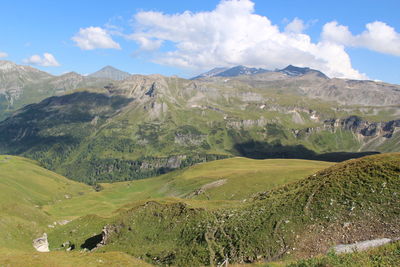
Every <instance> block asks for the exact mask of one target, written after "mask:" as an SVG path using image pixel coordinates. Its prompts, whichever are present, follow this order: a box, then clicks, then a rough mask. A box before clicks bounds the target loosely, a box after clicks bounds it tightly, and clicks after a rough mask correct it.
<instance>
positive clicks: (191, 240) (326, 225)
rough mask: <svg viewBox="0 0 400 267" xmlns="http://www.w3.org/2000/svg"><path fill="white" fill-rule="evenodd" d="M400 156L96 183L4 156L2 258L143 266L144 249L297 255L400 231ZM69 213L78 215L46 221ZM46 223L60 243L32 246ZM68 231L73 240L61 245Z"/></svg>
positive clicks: (177, 261) (243, 165)
mask: <svg viewBox="0 0 400 267" xmlns="http://www.w3.org/2000/svg"><path fill="white" fill-rule="evenodd" d="M399 162H400V154H398V153H397V154H396V153H395V154H383V155H375V156H369V157H365V158H361V159H356V160H350V161H347V162H343V163H339V164H335V165H333V166H332V164H331V163H326V162H315V161H306V160H282V159H274V160H251V159H245V158H230V159H225V160H220V161H214V162H208V163H202V164H198V165H195V166H193V167H190V168H187V169H182V170H178V171H174V172H171V173H168V174H165V175H162V176H159V177H155V178H150V179H146V180H140V181H132V182H121V183H114V184H102V185H101V186H102V187H103V190H101V191H100V192H95V191H94V190H93V189H92V188H91V187H89V186H87V185H83V184H80V183H76V182H73V181H70V180H67V179H65V178H64V177H62V176H59V175H57V174H54V173H52V172H50V171H47V170H45V169H43V168H41V167H39V166H37V165H36V164H35V162H33V161H31V160H27V159H23V158H19V157H10V156H1V158H0V173H1V179H0V187H1V188H0V189H1V190H2V192H5V193H4V194H2V195H1V198H2V199H1V205H2V207H1V213H0V220H1V227H2V231H1V233H0V234H1V239H0V240H1V241H0V242H1V243H0V248H1V249H0V254H1V255H0V256H1V261H0V264H3V263H4V264H11V263H12V264H13V266H14V265H16V266H21V265H22V261H21V258H25V259H26V260H27V262H29V264H31V265H35V264H36V265H38V264H39V263H43V264H47V265H48V266H52V265H54V264H55V263H59V265H61V266H63V264H64V265H65V266H68V264H77V265H82V264H86V265H87V264H89V266H90V264H92V265H93V266H101V265H103V263H104V264H111V262H114V263H120V264H121V265H126V264H128V263H130V264H132V266H135V264H136V265H137V266H140V264H142V263H141V262H138V261H137V260H135V258H140V259H143V260H145V261H147V262H149V263H153V264H173V265H178V266H199V265H209V264H217V263H218V262H222V261H223V260H224V259H226V258H229V260H230V262H237V263H252V262H257V261H265V260H267V261H274V260H277V259H286V260H290V261H292V260H294V259H297V258H298V257H310V256H315V255H319V254H321V253H325V252H327V251H328V250H329V248H330V247H331V246H332V245H335V244H338V243H352V242H355V241H361V240H366V239H373V238H380V237H389V238H394V237H398V236H400V231H399V229H398V227H397V226H398V224H399V223H400V208H399V207H400V199H399V197H398V192H400V180H399V177H400V176H399V175H400V164H399ZM1 168H2V169H1ZM313 173H315V174H313ZM303 177H308V178H303ZM221 181H223V182H221ZM63 219H73V220H72V221H71V222H70V223H68V224H66V225H56V226H55V227H49V226H48V225H49V224H52V223H53V222H56V221H59V220H63ZM344 225H346V226H344ZM105 226H106V227H107V229H108V232H109V234H108V237H107V242H106V244H105V245H104V246H102V247H100V248H98V249H97V250H96V251H94V252H91V253H82V252H77V251H79V250H82V249H83V248H89V249H90V248H93V247H94V246H96V244H97V242H99V236H98V235H99V234H100V233H101V231H102V229H104V227H105ZM3 229H4V231H3ZM43 232H46V233H48V236H49V243H50V247H51V250H52V251H53V252H50V253H47V254H38V253H33V248H32V245H31V240H32V239H33V238H36V237H38V236H41V235H42V233H43ZM67 241H68V242H69V243H70V244H73V245H74V250H73V251H72V252H65V248H63V247H62V246H61V245H62V244H63V243H65V242H67ZM74 251H76V252H74ZM388 253H389V252H388ZM390 253H392V252H390ZM393 253H395V252H393ZM128 255H130V256H128ZM131 257H133V258H131ZM99 260H100V261H99ZM345 260H346V259H345V258H344V259H343V261H345ZM319 262H328V263H330V262H332V257H331V256H330V257H328V258H317V259H315V260H314V261H313V260H310V261H309V262H299V263H298V264H314V265H310V266H315V264H319ZM299 266H303V265H299ZM305 266H308V265H305Z"/></svg>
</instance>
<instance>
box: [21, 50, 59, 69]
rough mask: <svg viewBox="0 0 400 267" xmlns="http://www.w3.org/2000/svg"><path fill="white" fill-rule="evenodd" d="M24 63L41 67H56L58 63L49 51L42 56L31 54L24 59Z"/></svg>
mask: <svg viewBox="0 0 400 267" xmlns="http://www.w3.org/2000/svg"><path fill="white" fill-rule="evenodd" d="M24 63H27V64H31V65H37V66H42V67H58V66H60V63H58V62H57V60H56V59H55V57H54V56H53V55H52V54H50V53H44V54H43V56H40V55H33V56H31V57H29V58H26V59H24Z"/></svg>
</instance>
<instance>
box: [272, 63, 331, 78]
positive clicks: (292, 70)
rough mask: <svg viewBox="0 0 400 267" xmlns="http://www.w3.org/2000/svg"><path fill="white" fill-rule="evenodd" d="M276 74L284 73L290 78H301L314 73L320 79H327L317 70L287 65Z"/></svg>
mask: <svg viewBox="0 0 400 267" xmlns="http://www.w3.org/2000/svg"><path fill="white" fill-rule="evenodd" d="M278 72H281V73H285V74H286V75H288V76H291V77H297V76H303V75H305V74H308V73H315V74H317V76H319V77H322V78H328V76H326V75H325V74H324V73H322V72H320V71H319V70H314V69H310V68H308V67H296V66H293V65H289V66H287V67H286V68H284V69H281V70H278Z"/></svg>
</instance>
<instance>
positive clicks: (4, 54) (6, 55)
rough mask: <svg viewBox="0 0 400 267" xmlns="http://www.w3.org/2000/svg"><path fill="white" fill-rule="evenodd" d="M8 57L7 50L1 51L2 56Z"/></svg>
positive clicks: (0, 56)
mask: <svg viewBox="0 0 400 267" xmlns="http://www.w3.org/2000/svg"><path fill="white" fill-rule="evenodd" d="M5 57H8V54H7V53H6V52H0V58H5Z"/></svg>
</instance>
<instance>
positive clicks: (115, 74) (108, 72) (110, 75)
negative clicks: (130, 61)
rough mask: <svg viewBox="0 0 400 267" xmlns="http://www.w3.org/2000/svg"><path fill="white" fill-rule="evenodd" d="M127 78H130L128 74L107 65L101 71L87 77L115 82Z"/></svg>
mask: <svg viewBox="0 0 400 267" xmlns="http://www.w3.org/2000/svg"><path fill="white" fill-rule="evenodd" d="M129 76H130V74H129V73H128V72H125V71H122V70H119V69H117V68H114V67H113V66H110V65H107V66H105V67H103V68H102V69H100V70H98V71H96V72H94V73H92V74H89V75H88V77H93V78H104V79H111V80H116V81H121V80H124V79H126V78H128V77H129Z"/></svg>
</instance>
